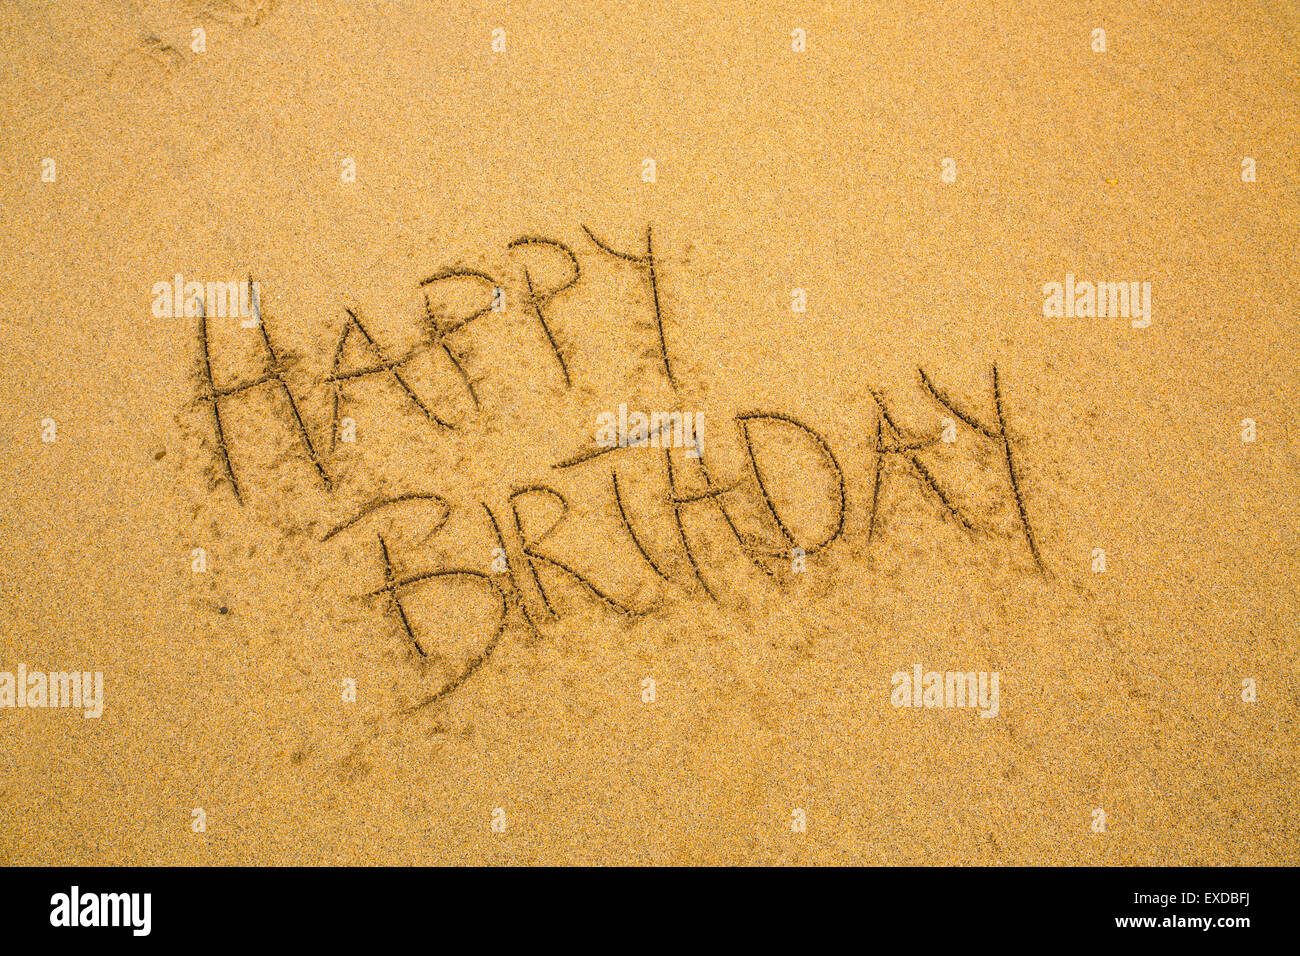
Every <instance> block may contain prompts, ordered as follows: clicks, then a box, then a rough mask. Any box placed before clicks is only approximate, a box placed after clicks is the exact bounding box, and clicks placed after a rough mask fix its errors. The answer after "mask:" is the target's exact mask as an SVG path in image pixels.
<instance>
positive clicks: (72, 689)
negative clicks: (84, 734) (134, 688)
mask: <svg viewBox="0 0 1300 956" xmlns="http://www.w3.org/2000/svg"><path fill="white" fill-rule="evenodd" d="M0 707H77V708H82V707H84V708H85V713H84V715H83V716H85V717H86V718H88V719H95V718H98V717H99V716H101V715H102V714H103V713H104V675H103V673H102V672H100V671H95V672H93V673H92V672H90V671H83V672H80V673H78V672H77V671H72V672H70V673H69V672H65V671H59V672H57V673H52V674H47V673H45V672H44V671H28V670H27V665H26V664H19V665H18V673H17V674H14V673H12V672H10V671H0Z"/></svg>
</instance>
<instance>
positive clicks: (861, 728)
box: [0, 0, 1300, 865]
mask: <svg viewBox="0 0 1300 956" xmlns="http://www.w3.org/2000/svg"><path fill="white" fill-rule="evenodd" d="M1097 30H1104V33H1105V35H1104V50H1103V49H1100V48H1099V46H1100V44H1099V42H1098V35H1097V34H1096V32H1095V31H1097ZM195 31H201V32H197V33H196V32H195ZM498 31H499V32H498ZM1297 36H1300V10H1298V9H1297V7H1296V5H1295V4H1294V3H1276V2H1275V3H1268V2H1245V3H1241V2H1238V3H1227V2H1197V3H1191V4H1151V3H1134V2H1131V0H1126V2H1100V3H1086V4H1084V3H1076V2H1063V3H1057V2H1044V0H1026V2H1015V0H1013V2H1011V3H1008V4H996V3H995V4H988V3H979V2H972V0H960V2H947V3H937V2H935V3H923V2H914V0H905V2H900V3H884V2H865V3H849V2H822V3H781V4H779V3H767V2H745V3H704V2H692V3H673V2H660V3H653V4H651V3H633V2H628V3H612V2H602V3H559V2H552V0H544V2H536V3H518V2H516V3H506V2H504V0H496V2H483V3H457V2H452V3H426V2H414V0H406V2H344V0H319V2H311V0H276V2H271V0H261V2H249V0H243V2H235V0H224V2H217V0H203V2H198V0H181V2H162V0H159V2H98V0H89V2H86V3H52V2H28V0H14V2H7V3H3V4H0V59H2V61H3V66H2V68H0V88H2V89H3V95H2V96H0V130H3V135H0V151H2V153H3V168H4V176H3V177H2V178H0V220H2V223H0V270H2V271H0V280H2V281H0V356H3V358H2V359H0V396H2V400H0V451H2V453H0V493H2V494H3V497H4V504H3V507H2V508H0V569H2V573H0V672H13V673H15V674H16V672H17V669H18V667H19V665H21V666H22V667H23V668H24V669H25V671H26V672H29V673H30V672H43V673H51V672H66V671H77V672H98V673H102V678H103V700H102V706H103V711H102V715H100V716H98V717H86V716H85V715H84V714H83V713H82V712H80V711H78V710H77V709H75V708H71V707H66V708H56V707H50V706H46V707H44V708H42V707H39V706H32V707H25V708H21V709H20V708H18V707H17V706H16V705H15V706H13V707H12V708H11V707H5V706H0V758H2V760H0V768H2V769H0V861H3V862H4V863H9V864H56V863H60V864H153V863H159V864H172V863H178V864H194V865H210V864H212V865H223V864H235V863H255V864H271V863H310V864H335V863H359V864H378V863H402V864H432V863H439V864H442V863H456V864H463V863H491V864H506V863H512V864H543V863H547V864H549V863H617V864H722V863H763V864H847V863H865V864H901V863H914V864H915V863H919V864H1067V863H1079V864H1100V865H1109V864H1193V863H1195V864H1212V865H1217V864H1265V863H1272V864H1281V863H1291V864H1294V863H1296V862H1300V852H1298V850H1300V821H1298V820H1297V813H1296V809H1297V807H1296V758H1297V747H1296V744H1297V725H1296V702H1297V692H1298V688H1297V676H1298V672H1297V654H1296V645H1297V625H1296V621H1297V616H1298V615H1300V602H1298V601H1297V597H1296V579H1297V567H1298V566H1300V560H1298V558H1300V555H1298V543H1297V542H1298V539H1297V518H1298V517H1300V513H1298V512H1300V509H1298V507H1297V504H1298V502H1297V487H1298V483H1297V470H1298V469H1300V426H1298V425H1297V421H1296V409H1297V408H1298V407H1300V388H1298V387H1297V383H1298V380H1297V357H1298V356H1300V346H1297V338H1296V316H1297V314H1298V313H1297V305H1298V303H1300V296H1298V295H1297V292H1298V289H1297V268H1296V249H1297V241H1298V239H1300V237H1298V236H1297V221H1298V216H1297V209H1298V208H1300V206H1298V205H1297V200H1298V199H1300V195H1298V193H1297V180H1298V172H1300V171H1298V167H1297V158H1296V157H1297V152H1296V148H1297V131H1298V130H1300V55H1298V49H1300V47H1298V45H1297ZM648 160H649V161H652V162H647V161H648ZM1248 161H1249V162H1248ZM519 240H529V241H526V242H520V241H519ZM178 275H179V276H181V277H182V280H181V286H182V288H181V295H180V298H181V303H180V304H181V308H180V310H179V312H180V314H176V310H175V308H174V305H175V302H174V300H173V299H172V297H171V296H170V295H169V294H167V293H165V292H159V291H158V289H159V287H160V284H161V288H162V289H164V290H165V289H168V288H171V287H172V285H173V283H174V281H175V277H176V276H178ZM248 277H251V278H252V280H253V281H255V282H256V283H257V288H258V290H259V291H258V308H257V310H256V312H257V315H256V316H254V317H253V318H252V320H251V321H246V317H244V318H241V317H240V316H239V315H237V314H230V309H229V308H226V309H223V308H222V307H221V306H220V305H219V304H218V303H217V302H216V301H215V300H214V297H213V296H212V295H210V294H209V291H208V289H207V287H206V285H205V286H204V287H203V290H202V291H203V298H202V312H203V315H202V316H201V317H200V316H199V315H198V314H197V313H196V309H197V308H198V304H199V298H198V297H197V296H191V295H190V293H188V292H186V291H185V288H184V284H185V283H187V282H190V281H195V282H199V283H209V282H226V281H236V282H237V281H241V280H244V279H246V278H248ZM1067 277H1070V279H1069V281H1070V283H1071V284H1072V285H1073V284H1075V283H1082V282H1094V283H1124V284H1125V288H1132V287H1131V286H1129V285H1128V284H1129V283H1137V284H1138V286H1137V288H1138V289H1139V290H1140V289H1142V288H1143V287H1144V286H1143V284H1144V283H1150V285H1149V286H1146V287H1145V288H1149V290H1150V302H1151V308H1150V314H1149V316H1147V317H1146V318H1145V319H1144V318H1142V317H1141V316H1140V315H1137V314H1136V312H1135V315H1134V316H1130V315H1128V314H1127V313H1123V312H1121V313H1120V314H1110V313H1107V311H1106V310H1105V309H1102V310H1101V311H1102V313H1103V314H1102V315H1100V316H1096V315H1089V314H1087V313H1088V311H1089V310H1088V309H1087V306H1086V304H1083V303H1084V299H1082V298H1080V299H1074V298H1072V299H1071V301H1070V305H1071V308H1070V310H1069V312H1070V314H1068V315H1066V314H1045V312H1048V313H1051V312H1052V308H1051V303H1050V302H1049V301H1048V299H1049V298H1050V294H1049V292H1048V291H1046V289H1047V288H1049V287H1050V286H1049V284H1050V283H1061V284H1062V286H1063V287H1064V284H1065V283H1066V282H1067ZM1079 288H1080V287H1079V286H1077V285H1076V286H1075V288H1074V289H1073V290H1071V291H1075V292H1077V291H1078V289H1079ZM497 289H500V290H502V291H501V293H500V294H499V295H498V293H497V292H496V290H497ZM1139 298H1140V297H1139V296H1135V297H1134V299H1133V302H1131V303H1129V305H1130V306H1131V307H1133V308H1136V306H1137V303H1138V301H1139ZM493 300H496V304H497V305H498V306H500V307H499V308H495V309H494V308H492V301H493ZM227 305H229V303H227ZM1076 305H1080V307H1079V308H1074V306H1076ZM167 306H173V308H167ZM223 312H224V313H225V314H223ZM160 313H161V314H160ZM186 313H188V314H186ZM345 333H346V335H345ZM205 355H206V357H207V359H206V363H207V364H205ZM209 368H210V377H209ZM995 369H996V371H995ZM922 372H924V376H923V374H922ZM995 376H996V387H995ZM242 386H247V387H242ZM620 405H626V406H627V408H628V409H631V410H634V411H635V410H644V411H646V412H651V411H662V412H678V413H687V412H689V413H691V414H692V415H694V416H696V419H695V420H696V421H697V422H698V423H699V428H698V433H699V435H700V447H701V448H702V449H703V455H702V457H692V455H691V450H690V449H689V448H682V447H678V448H673V449H662V448H658V449H656V448H646V447H618V448H615V449H613V450H609V449H605V448H602V447H600V446H599V445H593V442H595V441H596V440H597V438H598V437H599V436H598V435H597V433H596V423H597V421H598V416H600V415H601V414H602V413H604V414H615V415H616V414H617V413H618V411H619V407H620ZM947 439H951V440H947ZM597 450H599V451H600V452H601V453H600V454H596V453H595V451H597ZM575 458H576V459H581V460H579V461H574V460H573V459H575ZM1009 462H1010V467H1008V463H1009ZM669 466H671V469H672V478H671V481H670V478H669V475H668V469H669ZM706 471H707V474H706ZM616 482H617V484H616ZM841 495H842V497H841ZM396 499H401V500H396ZM548 529H549V530H548ZM1103 562H1104V569H1103ZM446 572H457V573H454V574H452V573H446ZM386 587H387V588H388V589H387V590H385V588H386ZM918 666H919V668H920V669H921V671H922V672H923V673H929V672H932V671H933V672H939V673H940V674H945V673H947V672H954V673H961V674H965V673H969V674H973V675H974V674H980V675H985V676H986V677H990V678H991V676H992V675H994V674H996V675H997V678H998V685H997V686H998V699H997V706H996V708H991V707H989V706H984V707H972V706H966V707H961V706H925V705H924V701H923V699H922V698H923V695H922V693H921V691H920V689H917V690H916V691H915V692H916V694H917V697H916V700H917V701H918V702H922V706H919V707H917V706H901V705H900V703H901V704H911V703H912V702H913V700H912V698H911V692H910V691H904V692H902V693H901V696H900V691H899V680H900V679H907V680H910V679H911V675H912V674H913V673H914V670H915V669H916V668H917V667H918ZM2 679H3V678H2V675H0V680H2ZM15 680H16V678H15ZM13 687H14V688H15V689H16V690H17V691H18V692H19V693H20V696H21V693H25V692H26V689H23V688H19V687H18V685H17V684H14V685H13ZM3 692H4V688H3V684H2V683H0V705H3V703H4V700H3ZM938 701H939V702H940V703H951V702H952V700H951V699H948V698H939V699H938ZM967 703H968V704H969V703H971V702H970V701H968V702H967ZM985 703H986V704H987V703H989V702H988V701H986V702H985ZM994 710H996V713H994V712H993V711H994Z"/></svg>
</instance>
